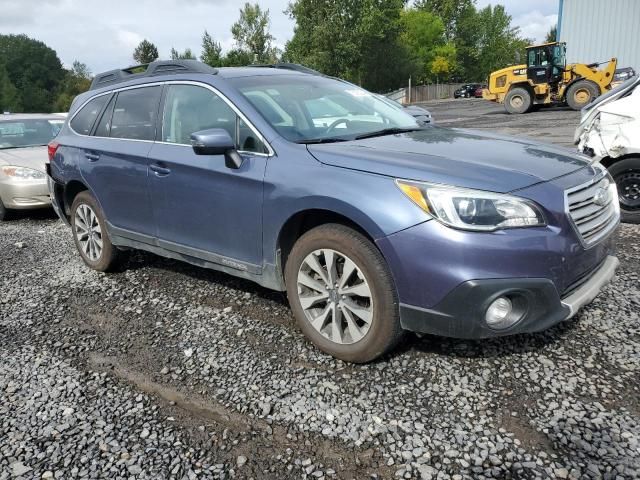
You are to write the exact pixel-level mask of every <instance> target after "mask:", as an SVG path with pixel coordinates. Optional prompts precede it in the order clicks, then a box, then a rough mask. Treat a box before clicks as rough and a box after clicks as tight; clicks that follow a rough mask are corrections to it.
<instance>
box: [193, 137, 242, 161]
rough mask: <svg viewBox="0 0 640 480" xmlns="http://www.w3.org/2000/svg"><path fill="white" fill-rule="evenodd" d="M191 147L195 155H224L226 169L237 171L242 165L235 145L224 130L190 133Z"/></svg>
mask: <svg viewBox="0 0 640 480" xmlns="http://www.w3.org/2000/svg"><path fill="white" fill-rule="evenodd" d="M191 146H192V148H193V151H194V152H195V154H196V155H224V163H225V165H226V166H227V168H234V169H238V168H240V166H241V165H242V157H241V156H240V154H239V153H238V151H237V150H236V144H235V142H234V141H233V138H231V135H229V132H227V131H226V130H225V129H224V128H212V129H210V130H201V131H199V132H194V133H192V134H191Z"/></svg>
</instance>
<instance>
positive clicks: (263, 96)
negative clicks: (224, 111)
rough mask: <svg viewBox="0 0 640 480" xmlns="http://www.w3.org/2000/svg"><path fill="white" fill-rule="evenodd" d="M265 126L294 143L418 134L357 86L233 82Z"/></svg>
mask: <svg viewBox="0 0 640 480" xmlns="http://www.w3.org/2000/svg"><path fill="white" fill-rule="evenodd" d="M229 81H230V82H231V83H232V84H233V85H234V86H235V87H236V88H237V89H238V90H239V91H240V93H242V95H243V96H244V97H245V98H246V99H247V100H248V101H249V102H251V104H252V105H253V106H254V107H255V108H256V109H257V110H258V111H259V112H260V114H261V115H262V116H263V117H264V118H265V120H266V121H267V122H269V124H270V125H271V126H272V127H273V128H274V129H276V130H277V131H278V132H279V133H280V134H281V135H282V136H283V137H284V138H286V139H287V140H290V141H292V142H298V143H310V142H318V141H328V140H335V141H339V140H350V139H354V138H356V137H360V136H362V135H371V134H375V133H376V132H382V131H384V132H389V133H392V132H396V131H401V130H415V129H419V128H421V126H420V125H419V124H418V123H417V122H416V120H415V119H414V118H413V117H412V116H411V115H408V114H406V113H404V112H403V111H402V110H401V109H399V108H398V107H396V106H392V105H389V104H388V103H387V102H385V101H382V100H380V99H379V98H377V97H376V95H374V94H372V93H369V92H367V91H366V90H363V89H361V88H359V87H356V86H355V85H352V84H349V83H346V82H341V81H338V80H334V79H330V78H326V77H320V76H312V75H273V76H266V75H261V76H255V77H239V78H231V79H229Z"/></svg>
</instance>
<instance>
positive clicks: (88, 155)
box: [84, 152, 100, 162]
mask: <svg viewBox="0 0 640 480" xmlns="http://www.w3.org/2000/svg"><path fill="white" fill-rule="evenodd" d="M84 156H85V157H86V158H87V160H89V161H90V162H97V161H98V160H100V155H99V154H97V153H91V152H84Z"/></svg>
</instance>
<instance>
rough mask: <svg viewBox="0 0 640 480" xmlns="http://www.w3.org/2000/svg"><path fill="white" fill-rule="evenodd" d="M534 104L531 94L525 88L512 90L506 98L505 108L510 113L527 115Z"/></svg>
mask: <svg viewBox="0 0 640 480" xmlns="http://www.w3.org/2000/svg"><path fill="white" fill-rule="evenodd" d="M532 104H533V99H532V98H531V94H530V93H529V91H528V90H527V89H525V88H520V87H516V88H512V89H511V90H509V92H508V93H507V95H506V97H504V108H505V109H506V110H507V112H508V113H511V114H515V113H527V112H528V111H529V110H530V109H531V106H532Z"/></svg>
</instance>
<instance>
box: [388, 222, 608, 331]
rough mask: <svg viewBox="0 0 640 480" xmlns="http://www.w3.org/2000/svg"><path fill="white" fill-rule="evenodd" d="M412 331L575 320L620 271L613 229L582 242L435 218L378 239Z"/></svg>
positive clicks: (533, 327)
mask: <svg viewBox="0 0 640 480" xmlns="http://www.w3.org/2000/svg"><path fill="white" fill-rule="evenodd" d="M377 244H378V247H379V248H380V249H381V251H382V252H383V255H384V256H385V257H386V258H387V259H389V264H390V266H391V270H392V272H393V275H394V278H395V281H396V286H397V288H398V295H399V298H400V320H401V323H402V327H403V328H404V329H406V330H410V331H414V332H419V333H429V334H435V335H441V336H446V337H454V338H469V339H474V338H475V339H479V338H488V337H495V336H502V335H512V334H516V333H525V332H538V331H541V330H545V329H547V328H549V327H551V326H552V325H555V324H557V323H559V322H561V321H563V320H566V319H569V318H571V317H572V316H574V315H575V314H576V312H577V311H578V310H579V309H580V308H581V307H582V306H584V305H586V304H588V303H590V302H591V301H592V300H593V299H594V298H595V297H596V295H597V294H598V293H599V292H600V290H601V289H602V287H603V286H604V285H606V284H607V283H608V282H609V281H610V280H611V279H612V278H613V276H614V273H615V269H616V267H617V266H618V260H617V259H616V257H615V256H614V255H613V252H614V244H613V235H609V236H608V237H606V238H604V239H603V240H602V241H600V242H599V243H598V244H596V245H594V246H592V247H590V248H587V249H585V248H583V247H582V246H581V245H580V244H579V242H578V241H577V240H576V241H575V243H574V242H573V241H572V240H571V239H570V238H568V237H567V236H566V235H562V234H561V233H560V232H558V231H557V230H553V229H550V228H535V229H534V228H531V229H512V230H504V231H498V232H493V233H479V232H465V231H460V230H453V229H450V228H449V227H446V226H444V225H442V224H441V223H439V222H437V221H435V220H431V221H427V222H424V223H422V224H420V225H416V226H415V227H412V228H409V229H407V230H403V231H402V232H398V233H396V234H394V235H391V236H389V237H386V238H383V239H380V240H378V241H377Z"/></svg>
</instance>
